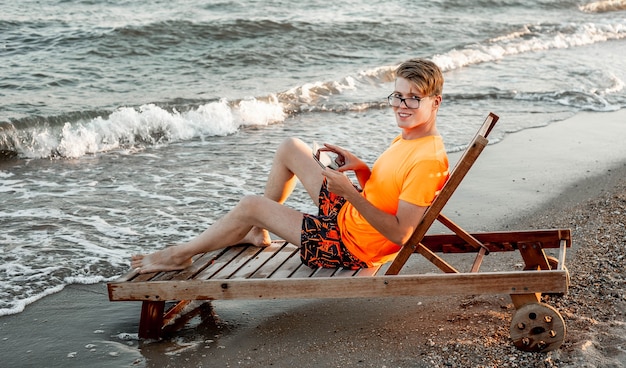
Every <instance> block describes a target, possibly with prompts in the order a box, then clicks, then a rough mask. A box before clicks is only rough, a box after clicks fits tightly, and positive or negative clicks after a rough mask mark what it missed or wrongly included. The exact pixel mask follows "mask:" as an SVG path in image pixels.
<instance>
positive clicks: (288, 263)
mask: <svg viewBox="0 0 626 368" xmlns="http://www.w3.org/2000/svg"><path fill="white" fill-rule="evenodd" d="M300 268H302V270H303V271H304V270H308V275H306V276H303V277H309V276H311V274H312V273H313V270H312V269H311V268H309V267H307V266H305V265H303V264H302V261H301V260H300V252H299V251H296V252H293V253H291V255H290V256H289V258H287V260H285V262H283V263H282V264H281V265H280V267H278V268H277V269H275V270H274V272H273V273H272V274H271V275H270V276H269V278H271V279H280V278H288V277H290V276H291V275H292V274H293V273H294V272H295V271H297V270H299V269H300ZM303 271H301V272H303Z"/></svg>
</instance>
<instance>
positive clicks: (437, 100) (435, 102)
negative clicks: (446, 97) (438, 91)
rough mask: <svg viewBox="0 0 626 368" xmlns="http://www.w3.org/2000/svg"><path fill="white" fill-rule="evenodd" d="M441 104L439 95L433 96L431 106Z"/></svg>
mask: <svg viewBox="0 0 626 368" xmlns="http://www.w3.org/2000/svg"><path fill="white" fill-rule="evenodd" d="M439 105H441V96H435V98H434V99H433V107H439Z"/></svg>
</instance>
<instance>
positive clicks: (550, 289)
mask: <svg viewBox="0 0 626 368" xmlns="http://www.w3.org/2000/svg"><path fill="white" fill-rule="evenodd" d="M110 292H111V296H112V300H157V301H159V300H164V299H165V300H167V299H193V300H214V299H277V298H279V299H288V298H296V299H308V298H354V297H364V298H368V297H390V296H423V295H453V294H462V295H468V294H470V295H473V294H527V293H535V292H537V293H539V292H545V293H565V292H567V272H566V271H564V270H563V271H558V270H551V271H515V272H485V273H461V274H452V273H451V274H426V275H392V276H376V277H335V278H323V277H321V278H314V277H312V278H299V279H295V278H288V279H262V280H256V279H240V280H205V281H201V280H190V281H186V282H180V283H172V282H169V281H153V282H139V283H134V284H132V285H131V284H130V283H119V284H116V283H112V284H110Z"/></svg>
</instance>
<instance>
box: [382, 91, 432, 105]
mask: <svg viewBox="0 0 626 368" xmlns="http://www.w3.org/2000/svg"><path fill="white" fill-rule="evenodd" d="M424 98H425V97H424ZM421 100H422V99H421V98H419V97H416V96H413V97H407V98H402V97H400V96H399V95H398V94H396V93H392V94H390V95H389V96H387V101H388V102H389V105H391V106H393V107H400V106H402V103H403V102H404V106H406V108H407V109H419V108H420V101H421Z"/></svg>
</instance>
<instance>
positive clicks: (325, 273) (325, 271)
mask: <svg viewBox="0 0 626 368" xmlns="http://www.w3.org/2000/svg"><path fill="white" fill-rule="evenodd" d="M335 272H337V269H336V268H323V267H320V268H318V269H316V270H315V272H313V275H311V277H332V276H333V275H334V274H335Z"/></svg>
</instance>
